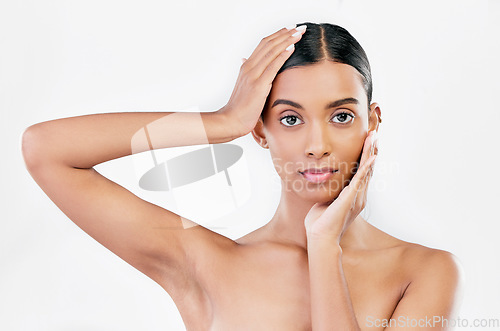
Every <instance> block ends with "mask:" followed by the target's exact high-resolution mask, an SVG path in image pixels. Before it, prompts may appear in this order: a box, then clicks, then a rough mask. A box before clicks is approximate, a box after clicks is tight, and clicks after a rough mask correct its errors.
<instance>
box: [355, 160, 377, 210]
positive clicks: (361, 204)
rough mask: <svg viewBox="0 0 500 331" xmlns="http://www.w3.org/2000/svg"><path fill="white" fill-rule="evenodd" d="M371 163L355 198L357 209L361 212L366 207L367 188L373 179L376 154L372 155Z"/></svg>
mask: <svg viewBox="0 0 500 331" xmlns="http://www.w3.org/2000/svg"><path fill="white" fill-rule="evenodd" d="M372 157H373V161H372V162H371V165H370V168H369V170H368V173H367V174H366V176H365V178H364V180H363V183H362V185H361V187H360V188H359V190H358V194H357V196H356V200H357V201H356V204H357V207H358V210H359V211H361V210H362V209H363V208H365V205H366V199H367V195H368V187H369V185H370V181H371V179H372V177H373V172H374V167H375V161H376V157H377V156H376V154H374V156H372Z"/></svg>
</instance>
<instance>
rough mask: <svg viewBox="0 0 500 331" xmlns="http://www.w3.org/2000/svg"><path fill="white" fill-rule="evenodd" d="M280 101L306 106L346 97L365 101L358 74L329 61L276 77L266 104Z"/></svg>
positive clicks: (345, 66) (296, 69)
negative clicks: (294, 102) (298, 102)
mask: <svg viewBox="0 0 500 331" xmlns="http://www.w3.org/2000/svg"><path fill="white" fill-rule="evenodd" d="M282 97H286V98H288V99H291V100H294V101H295V100H296V101H299V100H300V101H302V102H303V103H306V104H307V103H308V102H313V103H314V101H316V102H321V101H325V100H327V101H333V100H336V99H341V98H346V97H354V98H356V99H358V100H359V101H360V103H361V104H365V103H366V102H367V101H368V100H367V97H366V92H365V89H364V87H363V79H362V76H361V74H360V73H359V72H358V71H357V70H356V69H355V68H354V67H352V66H350V65H347V64H344V63H338V62H332V61H323V62H320V63H316V64H312V65H307V66H303V67H296V68H291V69H287V70H285V71H283V72H282V73H280V74H279V75H278V76H277V77H276V78H275V80H274V82H273V86H272V89H271V92H270V100H274V99H277V98H282Z"/></svg>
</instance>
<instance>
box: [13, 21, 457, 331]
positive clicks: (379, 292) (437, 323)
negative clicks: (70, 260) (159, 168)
mask: <svg viewBox="0 0 500 331" xmlns="http://www.w3.org/2000/svg"><path fill="white" fill-rule="evenodd" d="M295 44H296V49H295ZM371 94H372V82H371V74H370V66H369V63H368V59H367V58H366V54H365V52H364V51H363V49H362V48H361V46H360V45H359V44H358V42H357V41H356V40H355V39H354V38H353V37H352V36H351V35H350V34H349V33H348V32H347V31H346V30H345V29H343V28H341V27H339V26H336V25H332V24H314V23H310V22H307V23H304V24H302V25H300V26H298V27H297V28H291V29H288V28H283V29H280V30H279V31H277V32H275V33H273V34H271V35H269V36H267V37H266V38H263V39H262V41H261V42H260V43H259V45H258V46H257V48H256V49H255V50H254V52H253V53H252V55H251V56H250V57H249V58H248V59H247V60H245V61H244V63H243V64H242V66H241V69H240V74H239V76H238V79H237V82H236V86H235V88H234V90H233V93H232V95H231V97H230V100H229V101H228V103H227V104H226V105H225V106H224V107H223V108H221V109H219V110H217V111H215V112H209V113H173V112H130V113H110V114H94V115H86V116H78V117H72V118H65V119H58V120H53V121H47V122H43V123H38V124H35V125H33V126H31V127H29V128H28V129H26V131H25V133H24V134H23V155H24V158H25V162H26V165H27V168H28V170H29V172H30V174H31V175H32V176H33V178H34V179H35V180H36V182H37V183H38V184H39V185H40V187H41V188H42V189H43V190H44V192H45V193H46V194H47V195H48V196H49V197H50V198H51V199H52V201H53V202H54V203H55V204H56V205H57V206H58V207H59V208H60V209H61V210H62V211H63V212H64V213H65V214H66V215H67V216H68V217H69V218H70V219H71V220H72V221H73V222H75V223H76V224H77V225H78V226H79V227H80V228H81V229H83V230H84V231H85V232H86V233H88V234H89V235H90V236H92V237H93V238H94V239H95V240H97V241H98V242H100V243H101V244H102V245H104V246H105V247H107V248H108V249H110V250H111V251H112V252H114V253H115V254H116V255H118V256H119V257H121V258H122V259H123V260H125V261H127V262H128V263H129V264H131V265H132V266H134V267H135V268H137V269H138V270H139V271H141V272H143V273H144V274H146V275H147V276H148V277H150V278H151V279H153V280H154V281H155V282H157V283H158V284H160V285H161V286H162V287H163V288H164V289H165V290H166V291H167V292H168V293H169V295H170V296H171V297H172V299H173V300H174V302H175V303H176V305H177V307H178V309H179V311H180V313H181V316H182V318H183V321H184V323H185V325H186V328H187V329H188V330H310V329H313V330H366V329H370V330H375V329H386V330H395V329H411V328H417V329H431V328H432V329H446V325H447V323H448V322H447V321H449V320H451V318H453V316H454V314H456V312H457V309H458V301H459V299H458V296H459V295H460V292H461V291H460V285H461V279H462V277H461V271H460V267H459V265H458V264H457V262H456V259H455V257H454V256H453V255H452V254H450V253H448V252H445V251H441V250H436V249H430V248H427V247H424V246H421V245H417V244H413V243H408V242H404V241H402V240H399V239H396V238H394V237H392V236H390V235H388V234H386V233H384V232H382V231H380V230H378V229H377V228H375V227H374V226H372V225H370V224H369V223H367V222H366V221H365V220H364V219H363V218H362V217H361V216H360V215H359V213H360V212H361V211H362V209H363V208H364V206H365V204H366V192H367V187H368V184H369V181H370V178H371V175H372V172H373V166H374V160H375V157H376V154H377V144H376V135H375V134H374V133H376V132H377V130H378V128H379V123H380V121H381V119H380V116H381V111H380V107H379V106H378V104H377V103H371ZM248 133H252V135H253V137H254V138H255V140H256V141H257V143H258V144H259V145H260V146H262V147H263V148H267V149H269V151H270V153H271V156H272V159H273V162H274V165H275V168H276V170H277V172H278V175H279V176H280V178H281V183H282V194H281V200H280V203H279V205H278V208H277V210H276V213H275V215H274V216H273V218H272V219H271V220H270V221H269V222H268V223H267V224H266V225H265V226H263V227H261V228H259V229H257V230H255V231H253V232H251V233H249V234H247V235H245V236H243V237H241V238H239V239H237V240H231V239H229V238H226V237H224V236H221V235H219V234H217V233H215V232H212V231H210V230H208V229H206V228H204V227H202V226H199V225H197V224H196V223H195V222H194V221H196V220H187V219H185V218H182V217H181V216H180V215H176V214H175V213H172V212H170V211H168V210H165V209H164V208H161V207H159V206H156V205H154V204H151V203H149V202H147V201H144V200H142V199H140V198H138V197H137V196H135V195H134V194H132V193H131V192H129V191H127V190H126V189H124V188H123V187H121V186H119V185H117V184H116V183H114V182H112V181H110V180H108V179H107V178H105V177H103V176H102V175H100V174H99V173H98V172H97V171H95V170H94V169H93V166H95V165H97V164H99V163H102V162H105V161H108V160H112V159H115V158H119V157H122V156H126V155H130V154H133V153H139V152H143V151H147V150H150V149H158V148H167V147H175V146H185V145H197V144H205V143H210V144H217V143H224V142H229V141H231V140H233V139H235V138H238V137H240V136H243V135H246V134H248Z"/></svg>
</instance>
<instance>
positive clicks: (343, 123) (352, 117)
mask: <svg viewBox="0 0 500 331" xmlns="http://www.w3.org/2000/svg"><path fill="white" fill-rule="evenodd" d="M343 114H345V115H348V116H350V117H351V119H352V120H353V119H354V118H355V117H356V116H354V115H352V114H350V113H347V112H341V113H338V114H336V115H335V116H333V117H334V118H335V117H337V116H339V115H343ZM288 117H295V118H297V119H299V120H300V121H302V120H301V119H300V118H299V117H298V116H295V115H285V116H283V117H281V118H280V119H279V121H280V122H281V121H282V120H284V119H285V118H288ZM352 120H351V121H348V122H334V123H338V124H342V125H346V124H348V123H350V122H352ZM302 123H303V122H302ZM281 124H283V123H282V122H281ZM283 125H284V126H286V127H293V126H296V125H286V124H283Z"/></svg>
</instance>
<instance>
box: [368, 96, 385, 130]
mask: <svg viewBox="0 0 500 331" xmlns="http://www.w3.org/2000/svg"><path fill="white" fill-rule="evenodd" d="M380 123H382V117H381V111H380V106H379V105H378V103H376V102H374V103H372V104H371V105H370V115H369V118H368V131H372V130H375V131H378V125H379V124H380Z"/></svg>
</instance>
